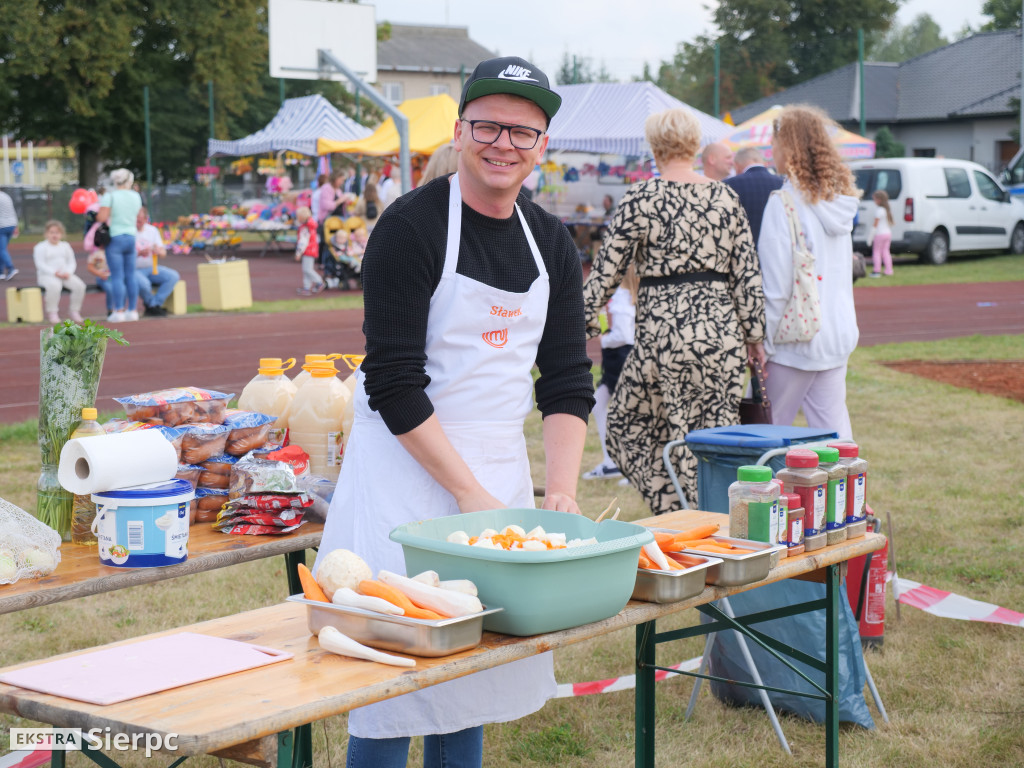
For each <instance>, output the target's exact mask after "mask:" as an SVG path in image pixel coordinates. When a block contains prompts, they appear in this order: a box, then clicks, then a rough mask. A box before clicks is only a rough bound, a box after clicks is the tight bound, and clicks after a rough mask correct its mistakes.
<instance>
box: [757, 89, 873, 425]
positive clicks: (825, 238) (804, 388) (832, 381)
mask: <svg viewBox="0 0 1024 768" xmlns="http://www.w3.org/2000/svg"><path fill="white" fill-rule="evenodd" d="M831 124H832V123H831V121H830V120H829V119H828V118H827V117H826V116H825V115H824V113H822V112H821V111H820V110H818V109H815V108H813V107H807V106H793V107H786V108H785V109H784V110H783V111H782V113H781V114H780V115H779V117H778V118H777V119H776V121H775V124H774V126H773V128H774V133H773V138H772V152H773V155H774V161H775V166H776V168H777V169H778V171H779V173H781V174H783V175H784V176H786V177H787V178H786V183H785V185H784V186H783V187H782V189H781V190H779V191H778V192H774V193H772V196H771V198H769V200H768V204H767V205H766V206H765V209H764V220H763V223H762V224H761V235H760V239H759V240H758V244H757V251H758V255H759V256H760V260H761V271H762V274H763V277H764V297H765V314H766V321H767V333H766V334H765V335H766V339H765V345H764V346H765V352H766V353H767V355H768V365H767V367H766V370H765V379H766V381H765V387H766V389H767V393H768V397H769V399H770V400H771V402H772V413H773V420H774V422H775V423H776V424H786V425H788V424H792V423H793V419H794V418H795V417H796V414H797V411H799V410H800V409H801V408H803V412H804V416H805V417H806V418H807V424H808V425H809V426H811V427H820V428H825V429H829V430H835V431H836V432H837V433H838V434H839V437H840V438H852V436H853V434H852V429H851V427H850V414H849V412H848V411H847V409H846V363H847V360H848V359H849V357H850V354H851V353H852V352H853V350H854V349H855V348H856V346H857V339H858V337H859V335H860V332H859V330H858V328H857V314H856V312H855V310H854V306H853V275H852V269H851V258H852V256H851V241H850V231H851V230H852V229H853V217H854V214H856V212H857V201H858V199H859V198H858V191H857V189H856V186H855V184H854V179H853V174H852V173H851V172H850V169H849V168H848V167H847V166H846V164H845V163H843V161H842V158H841V157H840V156H839V153H838V151H836V148H835V145H834V144H833V143H832V139H831V137H830V136H829V128H830V126H831ZM781 192H787V193H788V197H789V199H790V200H792V201H793V206H794V208H795V209H796V214H797V217H798V218H799V222H800V230H801V232H802V233H803V236H804V240H805V241H806V243H807V247H808V250H809V251H810V252H811V254H812V255H813V256H814V271H815V275H816V277H817V288H818V297H819V300H820V305H821V307H820V309H821V313H820V317H821V329H820V330H819V331H818V332H817V333H816V334H815V335H814V337H813V338H811V340H810V341H804V342H791V343H779V342H777V341H776V338H777V334H778V331H779V321H780V319H781V318H782V315H783V312H784V310H785V307H786V303H787V302H788V300H789V297H790V294H791V293H792V291H793V286H794V272H793V255H792V252H793V243H792V238H791V235H790V227H789V219H788V218H787V213H786V209H785V206H784V200H785V197H784V196H783V195H781V194H780V193H781Z"/></svg>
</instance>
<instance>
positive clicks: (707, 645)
mask: <svg viewBox="0 0 1024 768" xmlns="http://www.w3.org/2000/svg"><path fill="white" fill-rule="evenodd" d="M716 634H717V633H716V632H709V633H708V636H707V639H706V640H705V641H704V653H703V655H702V656H701V657H700V668H699V669H698V670H697V673H698V674H701V675H705V674H707V671H708V659H709V658H710V657H711V647H712V646H713V645H714V644H715V635H716ZM703 682H704V678H703V677H696V678H694V681H693V690H692V691H690V703H689V704H687V705H686V718H685V719H686V720H689V719H690V715H692V714H693V708H694V707H696V706H697V696H699V695H700V687H701V684H703Z"/></svg>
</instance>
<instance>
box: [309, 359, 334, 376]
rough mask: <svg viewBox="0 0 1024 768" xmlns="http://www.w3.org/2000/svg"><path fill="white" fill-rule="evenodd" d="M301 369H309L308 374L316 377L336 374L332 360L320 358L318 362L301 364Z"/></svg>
mask: <svg viewBox="0 0 1024 768" xmlns="http://www.w3.org/2000/svg"><path fill="white" fill-rule="evenodd" d="M302 370H304V371H309V374H310V375H311V376H313V377H314V378H317V379H323V378H327V377H328V376H336V375H337V374H338V369H337V368H335V367H334V361H332V360H321V361H320V362H318V363H310V364H308V365H304V366H302Z"/></svg>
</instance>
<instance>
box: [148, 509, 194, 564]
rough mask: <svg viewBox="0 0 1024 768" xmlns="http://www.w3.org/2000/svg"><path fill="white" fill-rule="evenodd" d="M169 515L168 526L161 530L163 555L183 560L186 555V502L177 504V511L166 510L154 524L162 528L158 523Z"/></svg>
mask: <svg viewBox="0 0 1024 768" xmlns="http://www.w3.org/2000/svg"><path fill="white" fill-rule="evenodd" d="M167 515H171V516H172V517H171V521H170V524H169V525H168V526H167V527H166V528H163V531H164V554H165V555H166V556H167V557H173V558H179V559H180V558H183V557H185V556H186V555H187V554H188V502H182V503H180V504H178V509H177V510H168V511H167V512H166V513H164V514H163V515H161V516H160V517H158V518H157V519H156V520H155V521H154V522H155V523H156V526H157V528H162V526H161V524H160V521H161V520H162V519H163V518H165V517H167Z"/></svg>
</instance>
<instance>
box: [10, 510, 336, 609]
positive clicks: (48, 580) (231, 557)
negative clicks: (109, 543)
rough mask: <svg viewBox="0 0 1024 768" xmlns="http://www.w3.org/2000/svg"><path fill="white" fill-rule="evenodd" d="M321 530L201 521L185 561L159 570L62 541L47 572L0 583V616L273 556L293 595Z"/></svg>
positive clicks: (191, 533) (313, 526)
mask: <svg viewBox="0 0 1024 768" xmlns="http://www.w3.org/2000/svg"><path fill="white" fill-rule="evenodd" d="M323 531H324V527H323V525H321V524H320V523H306V524H304V525H303V526H301V527H300V528H299V529H298V530H296V531H293V532H292V533H288V534H285V535H283V536H235V535H228V534H225V533H220V532H218V531H215V530H213V528H211V527H210V526H209V525H206V524H203V523H199V524H197V525H193V526H192V527H191V528H190V529H189V532H188V559H187V560H186V561H185V562H184V563H179V564H178V565H169V566H165V567H162V568H115V567H114V566H110V565H102V564H101V563H100V556H99V554H98V552H97V550H96V547H95V546H91V547H87V546H82V545H75V544H71V543H70V542H64V543H63V544H61V547H60V564H59V565H58V566H57V570H55V571H54V572H53V573H51V574H50V575H49V576H46V577H44V578H42V579H22V580H21V581H17V582H15V583H14V584H4V585H0V614H4V613H11V612H13V611H22V610H25V609H26V608H36V607H38V606H40V605H49V604H51V603H59V602H61V601H64V600H74V599H75V598H79V597H85V596H87V595H95V594H98V593H100V592H112V591H114V590H116V589H124V588H126V587H134V586H137V585H139V584H150V583H152V582H154V581H163V580H164V579H174V578H177V577H178V576H186V575H188V574H190V573H199V572H201V571H212V570H214V569H216V568H225V567H227V566H229V565H235V564H237V563H247V562H249V561H251V560H260V559H262V558H264V557H273V556H274V555H284V556H285V558H286V559H287V560H288V577H289V590H290V594H295V593H296V592H299V591H301V590H300V589H299V588H298V583H297V582H294V583H293V581H292V579H293V572H294V566H295V564H296V563H298V562H300V561H301V560H304V555H305V550H307V549H313V548H315V547H318V546H319V545H320V537H321V536H322V535H323Z"/></svg>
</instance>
